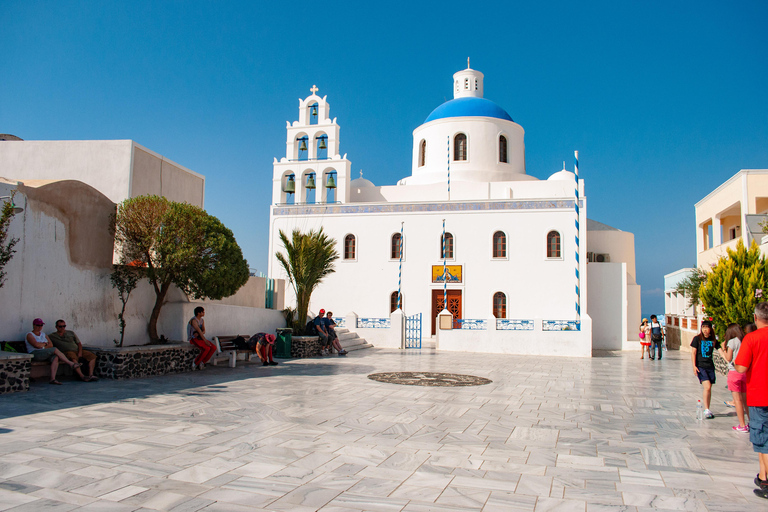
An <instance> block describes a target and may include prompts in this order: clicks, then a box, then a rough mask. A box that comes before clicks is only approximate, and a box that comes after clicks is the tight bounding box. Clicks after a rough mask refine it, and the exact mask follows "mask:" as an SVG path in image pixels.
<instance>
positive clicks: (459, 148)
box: [453, 133, 467, 160]
mask: <svg viewBox="0 0 768 512" xmlns="http://www.w3.org/2000/svg"><path fill="white" fill-rule="evenodd" d="M453 159H454V160H466V159H467V136H466V135H464V134H463V133H459V134H458V135H456V136H455V137H454V138H453Z"/></svg>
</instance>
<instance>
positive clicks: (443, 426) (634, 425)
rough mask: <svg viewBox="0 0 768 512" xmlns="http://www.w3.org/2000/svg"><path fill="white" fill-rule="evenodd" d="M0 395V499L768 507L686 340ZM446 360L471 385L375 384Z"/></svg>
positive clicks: (137, 505) (55, 505)
mask: <svg viewBox="0 0 768 512" xmlns="http://www.w3.org/2000/svg"><path fill="white" fill-rule="evenodd" d="M240 365H241V366H238V368H236V369H230V368H226V367H224V368H222V367H218V368H208V369H206V370H204V371H202V372H194V373H189V374H184V375H174V376H165V377H152V378H145V379H136V380H129V381H104V380H102V381H99V382H98V383H80V382H75V381H72V380H66V381H65V382H64V385H63V386H50V385H48V384H47V383H44V382H36V383H34V384H33V385H32V389H31V390H30V392H29V393H19V394H14V395H4V396H0V510H12V511H14V512H20V511H27V510H29V511H41V510H44V511H67V510H83V511H126V512H128V511H150V510H170V511H178V512H181V511H185V512H187V511H188V512H192V511H198V510H204V511H206V512H212V511H233V512H237V511H245V510H269V511H279V510H293V511H299V512H301V511H314V510H322V511H324V512H331V511H335V512H352V511H361V510H371V511H484V512H491V511H517V510H522V511H536V512H542V511H550V510H551V511H555V510H557V511H579V512H596V511H603V510H631V511H643V510H688V511H710V512H714V511H724V512H725V511H728V512H738V511H755V510H768V500H762V499H760V498H757V497H755V496H754V495H753V493H752V489H753V483H752V479H753V478H754V476H755V473H756V469H757V457H756V456H755V454H754V453H753V452H752V449H751V445H750V444H749V441H748V437H749V436H747V435H744V434H739V433H736V432H734V431H732V430H731V426H732V425H734V424H735V418H734V413H733V412H732V411H733V410H732V409H730V410H728V409H726V408H725V406H723V405H722V401H723V399H724V398H726V397H727V395H728V393H727V391H726V390H725V389H724V386H723V385H724V383H725V379H724V378H723V379H721V382H718V384H717V386H716V388H715V391H714V398H713V404H714V406H713V410H714V412H715V414H716V415H717V417H716V418H715V419H713V420H708V421H704V422H697V421H696V420H695V404H696V399H697V398H698V397H699V396H700V387H699V384H698V381H697V380H696V378H695V377H694V376H693V374H692V371H691V370H690V359H689V358H688V354H687V353H679V352H672V353H669V355H668V357H666V358H665V359H664V360H662V361H655V362H654V361H649V360H647V359H646V360H645V361H641V360H640V358H639V352H634V353H624V354H605V355H603V356H601V357H594V358H591V359H566V358H555V357H550V358H544V357H518V356H501V355H480V354H456V353H436V352H434V351H433V350H425V351H423V352H419V351H408V352H401V351H395V350H380V349H371V350H361V351H358V352H354V353H350V355H349V356H348V357H346V358H340V357H333V358H324V359H320V358H317V359H305V360H295V361H288V362H285V363H282V364H280V366H277V367H271V368H269V367H262V366H260V365H255V364H243V363H240ZM398 371H425V372H426V371H430V372H454V373H461V374H469V375H475V376H478V377H484V378H488V379H491V380H492V381H493V382H492V383H491V384H487V385H484V386H475V387H453V388H450V387H417V386H402V385H396V384H389V383H383V382H376V381H373V380H369V379H368V378H367V375H368V374H371V373H374V372H398Z"/></svg>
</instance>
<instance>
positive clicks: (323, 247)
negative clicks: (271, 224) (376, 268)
mask: <svg viewBox="0 0 768 512" xmlns="http://www.w3.org/2000/svg"><path fill="white" fill-rule="evenodd" d="M280 241H281V242H283V247H285V254H283V253H279V252H278V253H276V254H275V256H276V257H277V261H279V262H280V264H281V265H282V266H283V269H284V270H285V273H286V274H288V280H289V281H290V283H291V286H293V291H294V292H295V293H296V313H297V316H298V318H297V321H298V324H299V325H300V326H301V327H304V325H305V324H306V322H307V309H309V298H310V297H311V296H312V292H313V291H315V288H317V285H319V284H320V281H322V280H323V279H324V278H325V277H326V276H328V275H330V274H333V273H334V272H335V271H336V270H335V269H334V266H333V262H334V261H336V260H337V259H339V253H338V252H336V240H334V239H333V238H330V237H329V236H328V235H326V234H325V233H324V232H323V228H320V230H319V231H314V230H312V231H310V232H309V233H302V232H301V231H299V230H298V229H294V230H293V232H292V233H291V240H288V236H287V235H286V234H285V233H284V232H283V230H282V229H281V230H280Z"/></svg>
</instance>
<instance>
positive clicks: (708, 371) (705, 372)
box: [696, 366, 716, 384]
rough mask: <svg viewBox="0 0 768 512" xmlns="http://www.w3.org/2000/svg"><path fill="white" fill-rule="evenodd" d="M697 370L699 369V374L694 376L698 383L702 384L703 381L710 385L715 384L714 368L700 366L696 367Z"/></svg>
mask: <svg viewBox="0 0 768 512" xmlns="http://www.w3.org/2000/svg"><path fill="white" fill-rule="evenodd" d="M697 368H698V369H699V373H697V374H696V375H697V376H698V377H699V382H701V383H702V384H703V383H704V381H705V380H708V381H709V382H711V383H712V384H714V383H715V379H716V377H715V369H714V368H702V367H701V366H697Z"/></svg>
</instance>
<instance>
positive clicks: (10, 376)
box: [0, 352, 32, 395]
mask: <svg viewBox="0 0 768 512" xmlns="http://www.w3.org/2000/svg"><path fill="white" fill-rule="evenodd" d="M31 368H32V356H31V355H29V354H18V353H13V352H0V395H2V394H3V393H15V392H17V391H29V374H30V370H31Z"/></svg>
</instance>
